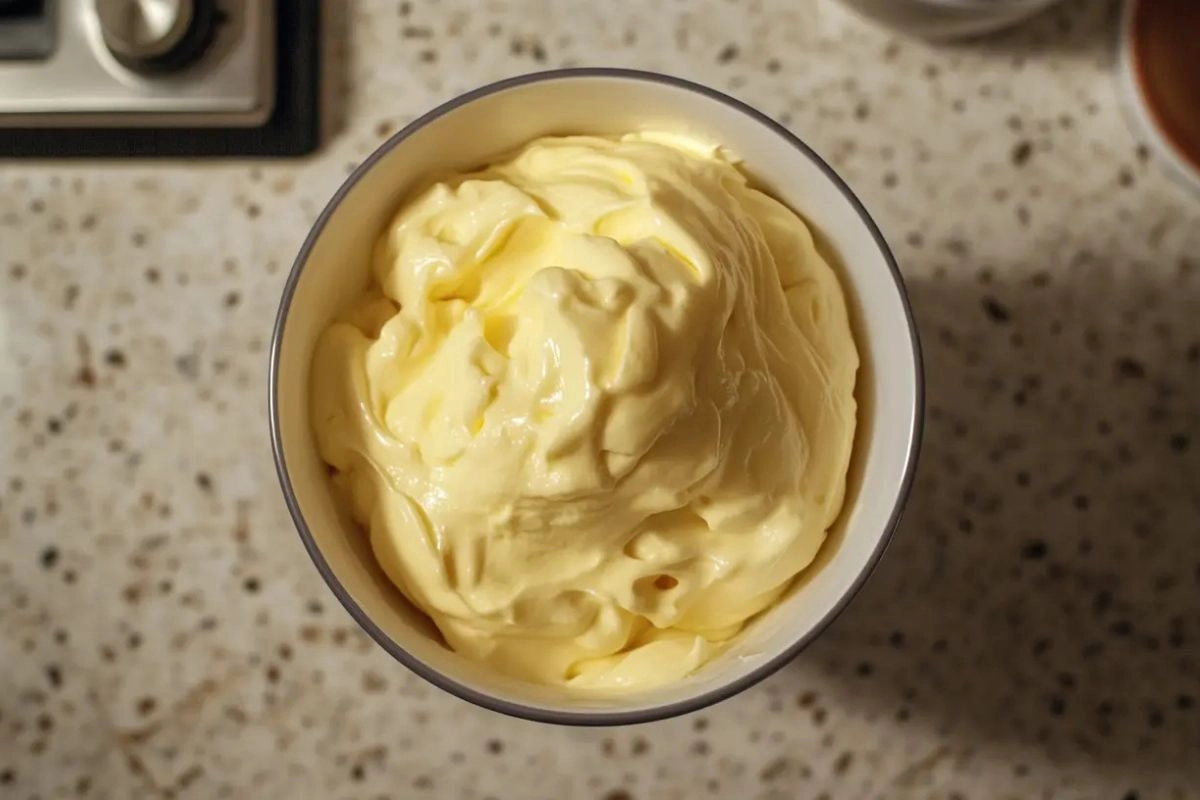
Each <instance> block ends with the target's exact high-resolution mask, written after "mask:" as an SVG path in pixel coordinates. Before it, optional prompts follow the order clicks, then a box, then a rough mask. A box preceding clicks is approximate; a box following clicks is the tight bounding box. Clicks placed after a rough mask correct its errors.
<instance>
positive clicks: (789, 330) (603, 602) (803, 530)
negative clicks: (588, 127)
mask: <svg viewBox="0 0 1200 800" xmlns="http://www.w3.org/2000/svg"><path fill="white" fill-rule="evenodd" d="M858 363H859V362H858V352H857V349H856V347H855V343H854V338H853V336H852V334H851V329H850V324H849V320H848V318H847V311H846V303H845V298H844V296H843V293H842V289H841V287H840V285H839V283H838V279H837V276H836V275H835V273H834V271H833V270H832V269H831V268H830V266H829V264H828V263H826V261H825V260H824V259H823V258H822V256H821V255H820V254H819V253H818V251H817V249H816V248H815V247H814V244H813V238H812V235H811V233H810V231H809V229H808V227H807V226H806V225H805V223H804V221H803V220H802V219H801V218H800V217H799V216H797V214H796V213H795V212H793V211H792V210H790V209H789V208H787V207H786V206H784V205H783V204H781V203H779V202H778V201H776V200H774V199H772V198H771V197H769V196H767V195H766V194H763V193H762V192H760V191H758V190H756V189H754V188H751V187H750V185H749V184H748V182H747V179H746V177H745V175H743V173H742V172H741V171H739V169H738V167H737V166H736V164H735V162H734V161H733V160H732V159H731V158H730V157H729V156H728V155H727V154H726V153H724V152H723V151H722V150H721V149H720V148H719V147H716V146H714V145H710V144H706V143H703V142H701V141H697V140H694V139H691V138H687V137H683V136H678V135H673V134H666V133H640V134H630V135H627V136H622V137H614V138H600V137H577V136H572V137H562V138H546V139H540V140H537V141H534V142H532V143H531V144H529V145H528V146H526V147H525V148H524V149H522V150H521V151H520V152H519V153H517V154H516V155H514V156H512V157H511V158H508V159H507V160H504V161H502V162H501V163H498V164H496V165H494V166H491V167H488V168H486V169H483V170H480V171H478V172H474V173H470V174H465V175H455V176H453V177H449V178H446V179H444V180H442V181H439V182H437V183H435V184H434V185H432V186H430V187H428V188H426V189H425V190H424V191H422V192H420V193H419V194H417V195H416V196H414V197H413V198H411V199H410V200H409V201H407V202H406V203H405V204H404V206H403V208H402V209H401V210H400V212H399V213H398V214H397V215H396V217H395V219H394V220H393V221H392V222H391V224H390V225H389V226H388V227H387V229H386V230H385V231H384V232H383V233H382V236H381V239H380V241H379V243H378V246H377V247H376V251H375V260H374V265H373V285H372V288H371V289H370V290H369V291H368V292H367V294H366V295H365V296H364V297H363V298H362V299H361V302H359V303H358V304H356V305H355V306H354V307H353V308H351V309H349V310H348V311H347V313H346V314H345V315H344V316H343V317H342V318H341V319H339V320H338V321H337V322H335V323H334V324H332V325H331V326H330V327H329V328H328V329H327V330H326V331H324V333H323V334H322V336H321V338H320V340H319V342H318V345H317V349H316V352H315V355H314V357H313V369H312V376H313V377H312V411H313V421H314V426H315V432H316V437H317V443H318V447H319V450H320V453H321V456H322V457H323V458H324V459H325V460H326V461H327V462H328V463H329V464H330V465H332V466H333V467H334V470H335V474H334V478H333V480H334V482H335V484H336V486H337V487H338V488H339V490H340V491H341V492H342V493H343V494H344V496H345V497H346V498H347V502H348V504H349V507H350V509H351V512H352V514H353V516H354V518H355V519H356V520H357V521H358V522H359V523H360V524H361V525H362V526H363V527H364V528H365V529H366V530H367V531H368V532H369V535H370V542H371V547H372V549H373V551H374V553H375V556H376V558H377V559H378V561H379V564H380V566H381V567H382V568H383V570H384V572H385V573H386V574H387V575H388V577H389V578H390V579H391V580H392V581H393V582H395V584H396V585H397V586H398V587H399V589H400V590H401V591H402V592H403V593H404V595H405V596H406V597H407V598H408V599H409V600H410V601H411V602H412V603H413V604H415V605H416V606H417V607H418V608H420V609H421V610H422V611H423V612H425V613H426V614H428V615H429V617H430V618H431V619H432V620H433V621H434V623H436V625H437V627H438V629H439V630H440V631H441V632H442V634H443V636H444V637H445V639H446V642H447V643H448V644H449V645H450V646H451V647H452V648H454V650H456V651H458V652H459V653H461V654H463V655H465V656H468V657H470V658H473V659H477V660H479V661H482V662H485V663H486V664H488V665H491V666H492V667H494V668H495V669H497V670H500V671H502V672H504V673H507V674H509V675H513V676H516V677H519V678H523V679H527V680H531V681H536V682H540V683H546V684H554V685H566V686H570V687H579V688H580V689H588V690H605V691H611V690H616V691H636V690H640V689H644V688H649V687H653V686H656V685H660V684H663V683H667V682H670V681H675V680H678V679H680V678H682V677H683V676H685V675H687V674H688V673H690V672H692V671H694V670H695V669H696V668H697V667H698V666H700V665H701V664H703V663H704V662H705V661H706V660H708V659H710V658H712V657H713V656H714V655H715V654H717V653H719V652H720V651H721V649H722V647H723V646H724V645H726V644H727V643H728V642H729V641H730V639H731V637H734V636H735V635H736V634H737V633H738V631H739V630H740V629H741V628H742V627H743V626H744V625H745V624H746V623H747V621H748V620H750V619H751V618H752V617H754V616H755V615H756V614H758V613H759V612H761V611H763V610H764V609H766V608H768V607H770V606H771V605H772V604H773V603H774V602H775V601H776V600H777V599H778V598H779V597H780V595H781V594H782V593H783V592H784V591H785V590H786V589H787V587H788V586H789V584H790V583H791V582H792V580H793V579H794V578H795V577H796V576H797V575H798V574H799V573H800V572H801V571H803V570H804V569H805V568H806V567H807V566H809V564H810V563H811V562H812V561H813V558H814V556H815V555H816V553H817V551H818V549H819V548H820V546H821V543H822V542H823V541H824V539H825V536H826V531H827V530H828V528H829V526H830V525H831V524H832V523H833V521H834V519H835V517H836V516H837V514H838V512H839V510H840V508H841V505H842V498H843V494H844V489H845V481H846V473H847V469H848V464H849V461H850V453H851V446H852V441H853V438H854V427H855V418H856V404H855V400H854V386H855V375H856V372H857V369H858Z"/></svg>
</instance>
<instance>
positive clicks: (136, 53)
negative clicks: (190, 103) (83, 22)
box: [95, 0, 216, 72]
mask: <svg viewBox="0 0 1200 800" xmlns="http://www.w3.org/2000/svg"><path fill="white" fill-rule="evenodd" d="M95 3H96V18H97V19H98V20H99V21H100V33H101V35H102V36H103V37H104V44H105V45H106V46H107V47H108V49H109V51H110V52H111V53H112V54H113V57H115V58H116V59H117V60H118V61H120V62H121V63H122V64H124V65H125V66H127V67H129V68H130V69H133V70H136V71H139V72H162V71H170V70H175V69H180V68H182V67H185V66H187V65H188V64H190V63H191V62H193V61H195V60H196V59H197V58H199V57H200V55H201V54H202V53H203V52H204V50H205V49H206V48H207V47H208V45H209V44H210V43H211V42H212V37H213V31H214V29H215V27H216V5H215V0H95Z"/></svg>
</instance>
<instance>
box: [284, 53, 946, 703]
mask: <svg viewBox="0 0 1200 800" xmlns="http://www.w3.org/2000/svg"><path fill="white" fill-rule="evenodd" d="M592 78H603V79H612V78H617V79H622V80H633V81H645V82H647V83H656V84H660V85H665V86H671V87H674V88H677V89H685V90H687V91H691V92H695V93H697V94H700V95H703V96H704V97H707V98H709V99H711V100H716V101H718V102H720V103H723V104H724V105H726V106H729V107H730V108H732V109H734V110H736V111H738V112H740V113H742V114H744V115H746V116H747V117H750V118H751V119H753V120H755V121H757V122H758V123H759V124H761V125H764V126H766V127H767V128H769V129H771V130H772V131H774V132H775V133H776V134H777V135H779V136H780V137H782V138H783V139H784V140H786V141H787V142H789V143H790V144H791V145H792V146H793V147H795V148H796V149H797V150H799V151H800V152H801V153H803V154H804V156H805V157H806V158H808V159H810V160H811V161H812V162H813V163H814V164H816V165H817V166H818V167H819V168H820V169H821V171H822V172H824V173H825V175H826V177H828V178H829V180H830V181H831V182H832V183H833V184H834V186H836V187H837V188H838V190H839V191H841V193H842V194H843V195H844V196H845V198H846V200H848V201H849V202H850V204H851V205H852V206H853V207H854V209H855V211H857V212H858V215H859V217H860V218H861V219H862V222H863V225H864V226H866V228H867V230H869V231H870V233H871V236H872V237H873V238H874V240H875V244H876V246H877V247H878V248H879V251H880V253H882V254H883V256H884V259H885V260H886V262H887V265H888V268H889V271H890V272H891V276H892V280H893V281H894V282H895V288H896V293H897V295H898V297H899V299H900V302H901V304H902V306H903V307H904V314H905V319H906V321H907V324H908V330H909V337H910V344H911V346H912V352H913V365H914V369H915V374H914V376H913V387H914V398H913V407H912V408H913V410H912V419H911V420H909V442H908V453H907V456H906V458H905V468H904V474H903V477H902V479H901V483H900V487H899V491H898V492H897V493H896V499H895V503H894V505H893V508H892V511H891V514H890V516H889V519H888V523H887V527H886V530H885V531H884V532H883V534H882V535H881V536H880V538H879V542H878V543H877V544H876V546H875V549H874V551H873V552H872V553H871V555H870V556H869V557H868V558H867V560H866V561H865V562H864V563H863V567H862V569H861V571H860V572H859V574H858V576H857V577H856V578H855V579H854V582H853V583H852V584H851V586H850V588H849V590H848V591H847V592H846V593H845V594H844V595H843V596H842V597H841V598H840V599H839V601H838V602H837V603H836V604H835V605H834V606H833V608H831V609H830V610H829V612H828V613H827V614H826V615H825V616H824V617H823V618H822V619H821V620H820V622H818V623H817V624H816V625H815V626H813V628H812V629H811V630H809V631H808V632H807V633H805V634H804V635H803V636H801V637H799V638H798V639H797V640H796V641H795V642H793V643H792V644H791V645H789V646H788V647H787V648H785V649H784V650H783V651H782V652H780V653H779V654H778V655H776V656H775V657H774V658H772V659H771V660H770V661H768V662H767V663H765V664H763V665H762V666H760V667H758V668H756V669H754V670H753V671H751V672H748V673H747V674H745V675H743V676H741V677H739V678H738V679H736V680H733V681H730V682H729V683H727V684H724V685H722V686H720V687H717V688H715V689H713V690H711V691H709V692H705V693H703V694H700V695H697V696H695V697H690V698H687V699H685V700H680V701H678V702H674V703H668V704H665V705H661V706H652V707H648V708H643V709H636V710H631V711H603V710H597V711H589V710H580V711H559V710H554V709H546V708H538V707H536V706H530V705H525V704H523V703H514V702H510V701H508V700H503V699H501V698H498V697H495V696H493V695H490V694H488V693H486V692H481V691H479V690H477V689H473V688H471V687H469V686H465V685H463V684H461V683H459V682H458V681H455V680H453V679H451V678H449V677H447V676H446V675H443V674H442V673H440V672H438V671H437V670H435V669H433V668H432V667H430V666H429V665H428V664H426V663H425V662H423V661H421V660H420V659H418V658H416V657H415V656H413V655H412V654H411V653H409V652H408V651H407V650H405V649H404V648H403V647H401V646H400V645H399V644H397V643H396V642H395V641H394V640H392V638H391V637H389V636H388V635H387V634H386V633H384V632H383V630H382V629H380V628H379V626H377V625H376V624H375V623H374V622H373V621H372V620H371V619H370V617H368V616H367V614H366V612H364V611H363V609H362V608H361V607H359V605H358V604H357V603H356V602H354V599H353V598H352V597H351V596H350V593H349V592H348V591H347V590H346V588H345V586H343V585H342V583H341V581H340V580H338V578H337V576H336V575H335V574H334V573H333V570H332V569H331V568H330V566H329V563H328V562H327V561H326V560H325V557H324V556H323V555H322V553H321V551H320V549H319V548H318V547H317V545H316V541H315V539H314V538H313V535H312V531H311V530H309V528H308V524H307V523H306V522H305V520H304V516H303V515H302V514H301V512H300V504H299V501H298V500H297V498H296V494H295V491H294V490H293V487H292V482H291V478H290V476H289V473H288V468H287V463H286V459H285V458H284V453H283V443H282V440H281V434H280V426H279V405H278V402H277V401H278V390H279V386H278V383H279V351H280V348H281V346H282V343H283V333H284V328H285V327H286V325H287V319H288V311H289V309H290V308H291V304H292V298H293V296H294V294H295V292H296V286H297V284H298V283H299V280H300V275H301V273H302V272H303V270H304V266H305V264H306V263H307V261H308V257H309V254H310V253H311V251H312V248H313V246H314V244H315V243H316V241H317V239H318V238H319V237H320V235H321V232H322V231H323V230H324V228H325V225H326V224H327V223H328V221H329V218H330V217H331V216H332V215H333V213H334V211H335V210H336V209H337V207H338V206H339V205H340V204H341V202H342V200H343V199H344V198H345V197H346V195H347V194H348V193H349V192H350V190H351V189H352V188H353V187H354V185H355V184H357V183H358V181H359V180H360V179H361V178H362V177H363V175H365V174H366V173H367V171H368V170H370V169H371V168H372V167H373V166H374V165H375V163H376V162H378V161H379V160H380V159H381V158H383V157H384V156H385V155H386V154H387V153H388V152H390V151H391V150H392V149H393V148H395V147H396V146H397V145H399V144H400V143H401V142H403V141H404V140H405V139H407V138H408V137H409V136H411V135H413V133H414V132H416V131H418V130H420V129H421V128H423V127H424V126H425V125H427V124H429V123H430V122H432V121H433V120H435V119H437V118H439V117H441V116H443V115H444V114H447V113H449V112H451V111H453V110H455V109H457V108H459V107H461V106H463V105H466V104H467V103H471V102H473V101H475V100H478V99H480V98H482V97H486V96H488V95H491V94H495V93H497V92H503V91H506V90H509V89H513V88H516V87H519V86H525V85H529V84H535V83H541V82H544V81H555V80H562V79H592ZM267 401H268V405H269V420H270V434H271V450H272V452H273V454H274V458H275V469H276V472H277V473H278V477H279V483H280V487H281V488H282V490H283V496H284V500H285V502H286V503H287V508H288V511H289V513H290V514H291V516H292V520H293V522H294V523H295V525H296V530H297V531H298V532H299V534H300V539H301V541H302V542H303V543H304V548H305V549H306V550H307V551H308V554H309V556H310V557H311V558H312V560H313V563H314V564H315V565H316V567H317V571H318V572H320V573H321V577H322V578H324V579H325V582H326V583H327V584H328V585H329V588H330V589H331V590H332V591H333V593H334V595H335V596H336V597H337V599H338V601H339V602H341V604H342V605H343V606H344V607H345V608H346V610H347V611H348V612H349V613H350V616H351V617H353V618H354V620H355V621H356V622H357V623H358V624H359V625H360V626H362V628H363V630H365V631H366V632H367V633H368V634H369V635H370V636H371V638H372V639H374V640H375V641H376V643H378V644H379V646H380V647H382V648H383V649H384V650H385V651H387V652H388V654H390V655H391V656H392V657H393V658H395V659H396V660H397V661H399V662H400V663H401V664H403V665H404V666H406V667H408V668H409V669H410V670H412V671H413V672H415V673H416V674H417V675H419V676H421V677H422V678H424V679H425V680H427V681H429V682H430V683H432V684H433V685H434V686H437V687H438V688H440V689H442V690H444V691H447V692H449V693H451V694H453V695H455V696H457V697H459V698H461V699H463V700H466V701H468V702H470V703H473V704H475V705H477V706H480V707H481V708H486V709H489V710H491V711H496V712H499V713H502V714H507V715H509V716H513V717H518V718H521V719H527V720H532V721H535V722H546V723H552V724H557V725H580V726H605V725H631V724H640V723H645V722H654V721H657V720H662V719H667V718H670V717H675V716H679V715H682V714H689V713H691V712H694V711H698V710H700V709H702V708H706V707H708V706H711V705H713V704H715V703H719V702H721V701H722V700H726V699H728V698H730V697H732V696H733V695H735V694H738V693H739V692H742V691H744V690H745V689H747V688H749V687H750V686H753V685H754V684H756V683H758V682H759V681H761V680H763V679H764V678H766V677H768V676H769V675H771V674H773V673H774V672H776V671H777V670H778V669H780V668H781V667H782V666H783V665H784V664H787V663H788V662H789V661H791V660H792V659H793V658H795V657H796V655H797V654H799V653H800V651H801V650H803V649H804V648H805V647H807V646H808V645H809V644H810V643H811V642H812V641H813V640H814V639H816V638H817V636H819V635H820V634H821V633H822V632H823V631H824V630H825V629H826V628H827V627H828V626H829V624H830V623H831V622H833V620H834V619H835V618H837V616H838V615H839V614H841V612H842V611H843V610H845V608H846V606H847V605H849V603H850V601H851V600H852V599H853V598H854V596H855V595H856V594H858V592H859V590H860V589H861V588H862V586H863V584H865V583H866V581H867V579H868V578H869V577H870V575H871V573H872V572H873V571H874V570H875V567H876V566H877V565H878V564H879V561H880V558H881V557H882V556H883V553H884V551H885V550H886V549H887V546H888V544H889V543H890V542H891V540H892V537H893V535H894V534H895V532H896V528H897V526H898V525H899V522H900V517H901V515H902V512H903V509H904V505H905V502H906V501H907V498H908V495H909V493H910V491H911V488H912V483H913V479H914V476H915V474H916V467H917V460H918V454H919V451H920V445H921V432H922V428H923V424H924V406H925V384H924V369H923V366H922V356H921V344H920V340H919V338H918V336H917V328H916V324H915V322H914V320H913V315H912V308H911V306H910V304H909V300H908V294H907V292H906V290H905V286H904V280H903V277H902V275H901V273H900V268H899V266H898V265H897V263H896V259H895V257H894V256H893V254H892V251H891V249H890V248H889V247H888V244H887V242H886V241H885V240H884V237H883V234H882V233H881V232H880V231H879V228H878V226H877V225H876V224H875V221H874V220H873V219H871V216H870V214H868V213H867V210H866V208H864V207H863V204H862V202H861V201H859V199H858V197H857V196H855V194H854V192H853V191H851V189H850V187H849V186H847V185H846V182H845V181H843V180H842V178H841V177H840V176H839V175H838V174H837V173H836V172H835V171H834V169H833V168H832V167H831V166H829V164H828V163H826V162H825V160H824V159H822V158H821V157H820V156H819V155H817V153H816V152H814V151H813V149H812V148H810V147H809V146H808V145H807V144H805V143H804V142H802V141H801V140H800V139H799V138H797V137H796V136H795V135H794V134H793V133H792V132H791V131H789V130H788V129H787V128H785V127H783V126H782V125H780V124H779V123H777V122H775V121H774V120H773V119H771V118H770V117H768V116H766V115H765V114H763V113H762V112H760V111H758V110H757V109H755V108H753V107H751V106H749V105H747V104H746V103H743V102H742V101H740V100H738V99H736V98H734V97H730V96H729V95H727V94H725V93H723V92H719V91H717V90H715V89H712V88H709V87H707V86H704V85H701V84H698V83H694V82H692V81H689V80H686V79H683V78H677V77H674V76H671V75H665V74H662V73H657V72H647V71H643V70H634V69H620V68H610V67H579V68H570V69H556V70H547V71H543V72H533V73H529V74H526V75H519V76H516V77H512V78H507V79H504V80H500V81H496V82H495V83H490V84H487V85H486V86H482V87H480V88H478V89H475V90H473V91H470V92H467V93H466V94H462V95H459V96H458V97H455V98H454V99H452V100H449V101H447V102H445V103H443V104H442V105H440V106H438V107H437V108H435V109H433V110H432V111H430V112H428V113H426V114H424V115H423V116H421V117H419V118H417V119H416V120H414V121H413V122H411V123H409V124H408V125H406V126H405V127H404V128H403V129H402V130H400V131H398V132H397V133H395V134H393V135H392V136H391V138H389V139H388V140H387V141H386V142H384V143H383V144H382V145H380V146H379V148H378V149H376V150H375V152H374V153H372V154H371V155H370V156H368V157H367V158H366V160H364V161H363V162H362V163H361V164H359V166H358V167H357V168H356V169H355V170H354V171H353V172H352V173H351V174H350V176H349V177H348V178H347V179H346V181H345V182H344V183H343V184H342V185H341V187H340V188H339V189H338V190H337V192H336V193H335V194H334V195H333V197H332V198H331V199H330V200H329V202H328V203H327V204H326V206H325V208H324V209H323V210H322V211H321V214H320V216H319V217H317V220H316V222H315V223H314V224H313V227H312V230H311V231H310V232H309V234H308V236H307V238H305V240H304V244H303V246H302V247H301V248H300V252H299V254H298V255H297V256H296V260H295V261H294V262H293V264H292V269H291V272H290V274H289V275H288V278H287V282H286V283H285V284H284V289H283V297H282V299H281V300H280V303H279V312H278V315H277V317H276V320H275V328H274V332H273V334H272V337H271V349H270V366H269V377H268V398H267Z"/></svg>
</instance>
